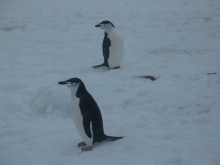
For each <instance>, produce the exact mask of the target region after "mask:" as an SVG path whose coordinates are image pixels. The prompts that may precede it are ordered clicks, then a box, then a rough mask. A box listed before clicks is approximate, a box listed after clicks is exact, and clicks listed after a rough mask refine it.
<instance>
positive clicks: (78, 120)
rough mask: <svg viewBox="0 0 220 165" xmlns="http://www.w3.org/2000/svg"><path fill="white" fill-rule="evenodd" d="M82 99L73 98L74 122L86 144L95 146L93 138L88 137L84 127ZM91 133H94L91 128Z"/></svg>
mask: <svg viewBox="0 0 220 165" xmlns="http://www.w3.org/2000/svg"><path fill="white" fill-rule="evenodd" d="M79 102H80V99H79V98H77V97H73V98H72V106H71V115H72V118H73V122H74V124H75V126H76V129H77V130H78V132H79V135H80V136H81V138H82V139H83V140H84V141H85V142H86V144H87V145H89V146H92V145H93V137H92V138H89V137H88V136H87V135H86V132H85V129H84V126H83V115H82V112H81V109H80V106H79ZM90 131H91V133H92V129H91V127H90Z"/></svg>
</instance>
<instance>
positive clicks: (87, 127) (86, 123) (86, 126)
mask: <svg viewBox="0 0 220 165" xmlns="http://www.w3.org/2000/svg"><path fill="white" fill-rule="evenodd" d="M91 119H92V115H91V114H90V113H89V112H84V114H83V127H84V130H85V133H86V135H87V136H88V137H89V138H92V134H91V130H90V123H91Z"/></svg>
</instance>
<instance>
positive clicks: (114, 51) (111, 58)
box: [93, 21, 124, 69]
mask: <svg viewBox="0 0 220 165" xmlns="http://www.w3.org/2000/svg"><path fill="white" fill-rule="evenodd" d="M95 27H97V28H100V29H102V30H104V31H105V32H104V39H103V43H102V52H103V56H104V63H103V64H101V65H96V66H93V67H94V68H99V67H101V66H105V67H107V68H109V69H118V68H120V67H121V65H122V62H123V57H124V41H123V38H122V36H121V35H120V34H119V33H118V31H117V30H116V28H115V26H114V25H113V23H111V22H110V21H102V22H101V23H99V24H97V25H95Z"/></svg>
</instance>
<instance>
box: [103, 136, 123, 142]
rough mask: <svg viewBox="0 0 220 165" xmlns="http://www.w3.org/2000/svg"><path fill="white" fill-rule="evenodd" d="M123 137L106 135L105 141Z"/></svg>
mask: <svg viewBox="0 0 220 165" xmlns="http://www.w3.org/2000/svg"><path fill="white" fill-rule="evenodd" d="M122 138H123V136H122V137H115V136H107V135H106V137H105V141H115V140H119V139H122Z"/></svg>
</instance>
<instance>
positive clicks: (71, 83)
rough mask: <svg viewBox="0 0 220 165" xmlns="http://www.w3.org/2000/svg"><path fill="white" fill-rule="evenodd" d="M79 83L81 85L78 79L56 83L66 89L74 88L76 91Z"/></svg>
mask: <svg viewBox="0 0 220 165" xmlns="http://www.w3.org/2000/svg"><path fill="white" fill-rule="evenodd" d="M81 83H82V80H80V79H79V78H70V79H68V80H66V81H60V82H58V84H60V85H65V86H67V87H68V88H71V89H75V88H77V89H78V87H79V85H80V84H81Z"/></svg>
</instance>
